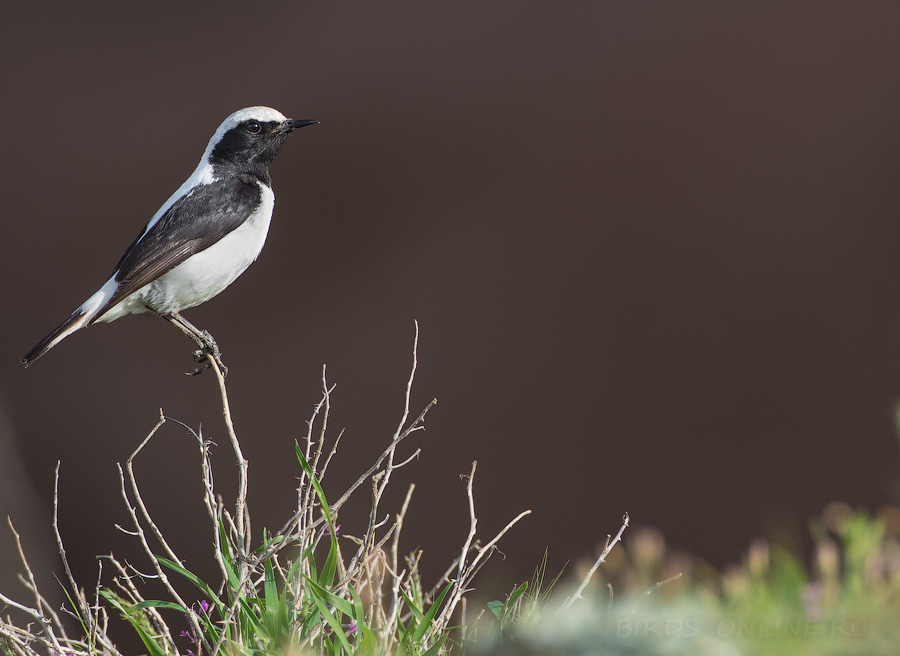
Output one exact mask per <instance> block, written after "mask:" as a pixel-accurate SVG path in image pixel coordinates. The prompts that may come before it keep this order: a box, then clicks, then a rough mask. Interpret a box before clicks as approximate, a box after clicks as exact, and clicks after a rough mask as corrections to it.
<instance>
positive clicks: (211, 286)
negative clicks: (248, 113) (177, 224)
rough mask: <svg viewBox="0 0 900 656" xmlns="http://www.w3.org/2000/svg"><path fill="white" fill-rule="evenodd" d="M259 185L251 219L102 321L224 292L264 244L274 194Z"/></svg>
mask: <svg viewBox="0 0 900 656" xmlns="http://www.w3.org/2000/svg"><path fill="white" fill-rule="evenodd" d="M260 187H261V189H262V196H261V201H260V205H259V207H258V208H257V210H256V212H254V213H253V215H251V216H250V218H249V219H247V220H246V221H244V223H242V224H241V225H240V226H239V227H237V228H235V229H234V230H232V231H231V232H229V233H228V234H227V235H225V236H224V237H223V238H222V239H220V240H219V241H217V242H216V243H215V244H213V245H212V246H210V247H209V248H207V249H206V250H203V251H201V252H199V253H195V254H194V255H192V256H191V257H189V258H188V259H187V260H185V261H184V262H182V263H181V264H179V265H178V266H176V267H175V268H173V269H171V270H170V271H168V272H166V273H165V274H163V275H162V276H160V277H159V278H157V279H156V280H154V281H153V282H151V283H148V284H147V285H144V286H143V287H141V288H140V289H139V290H137V291H136V292H134V293H133V294H131V295H130V296H128V297H127V298H125V299H123V300H122V302H120V303H117V304H116V306H115V307H113V308H110V310H108V311H107V312H106V313H105V314H104V315H103V316H102V317H100V318H99V321H104V322H105V321H113V320H114V319H118V318H119V317H121V316H124V315H126V314H131V313H135V314H137V313H141V312H147V311H152V312H157V313H160V314H167V313H170V312H180V311H181V310H185V309H187V308H192V307H194V306H196V305H200V304H201V303H205V302H206V301H208V300H210V299H211V298H213V297H214V296H216V295H218V294H219V293H221V292H222V291H223V290H224V289H225V288H226V287H228V285H230V284H231V283H233V282H234V281H235V280H236V279H237V277H238V276H240V275H241V274H242V273H243V272H244V271H245V270H246V269H247V267H249V266H250V265H251V264H252V263H253V261H254V260H256V258H257V257H258V256H259V253H260V251H261V250H262V247H263V244H265V241H266V235H267V234H268V231H269V223H270V221H271V219H272V209H273V208H274V205H275V196H274V194H273V193H272V190H271V188H269V187H267V186H266V185H260Z"/></svg>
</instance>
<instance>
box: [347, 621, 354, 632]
mask: <svg viewBox="0 0 900 656" xmlns="http://www.w3.org/2000/svg"><path fill="white" fill-rule="evenodd" d="M347 633H349V634H350V635H353V634H354V633H356V620H350V628H349V629H348V630H347Z"/></svg>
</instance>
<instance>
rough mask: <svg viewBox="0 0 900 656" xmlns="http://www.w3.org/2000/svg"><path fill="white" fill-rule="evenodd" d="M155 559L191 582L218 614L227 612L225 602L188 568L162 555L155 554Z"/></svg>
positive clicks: (223, 615) (222, 614) (223, 614)
mask: <svg viewBox="0 0 900 656" xmlns="http://www.w3.org/2000/svg"><path fill="white" fill-rule="evenodd" d="M156 559H157V560H159V564H160V565H162V566H164V567H166V568H168V569H170V570H172V571H173V572H176V573H178V574H180V575H181V576H183V577H184V578H186V579H187V580H188V581H190V582H191V583H193V584H194V585H195V586H196V587H197V589H198V590H200V592H202V593H203V594H204V595H205V596H206V597H208V598H209V599H210V601H212V602H213V603H214V604H215V605H216V610H218V611H219V615H220V616H222V617H225V614H226V613H227V609H226V608H225V604H223V603H222V601H221V600H220V599H219V598H218V597H217V596H216V594H215V593H214V592H213V590H212V588H210V587H209V586H208V585H207V584H206V582H205V581H203V579H201V578H200V577H199V576H197V575H196V574H194V573H193V572H191V571H190V570H187V569H185V568H184V567H183V566H182V565H181V564H179V563H176V562H175V561H174V560H169V559H168V558H166V557H164V556H157V557H156Z"/></svg>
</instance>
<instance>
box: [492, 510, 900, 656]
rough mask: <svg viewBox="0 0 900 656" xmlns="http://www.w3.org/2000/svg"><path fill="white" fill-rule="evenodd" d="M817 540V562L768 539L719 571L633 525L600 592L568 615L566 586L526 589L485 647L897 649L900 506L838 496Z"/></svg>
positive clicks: (540, 650)
mask: <svg viewBox="0 0 900 656" xmlns="http://www.w3.org/2000/svg"><path fill="white" fill-rule="evenodd" d="M810 536H811V538H812V541H813V545H814V546H813V549H812V554H811V556H810V557H809V558H803V557H801V556H799V555H798V554H793V553H790V552H788V551H787V550H786V549H784V548H783V547H780V546H778V545H773V544H770V543H769V542H767V541H765V540H757V541H755V542H754V543H753V544H751V545H750V546H749V549H748V551H747V553H746V556H745V558H744V560H743V563H741V564H740V565H737V566H734V567H732V568H730V569H728V570H727V571H725V572H724V573H719V572H717V571H716V570H715V569H713V568H712V567H710V566H709V565H708V564H706V563H705V562H704V561H702V560H700V559H698V558H696V557H692V556H687V555H684V554H677V553H667V549H666V545H665V541H664V539H663V537H662V535H661V534H659V533H658V532H657V531H654V530H652V529H637V530H634V531H633V532H632V533H631V534H630V535H628V536H627V537H626V539H624V540H623V547H622V548H621V549H617V550H615V551H613V552H612V553H611V554H610V557H609V560H608V562H607V563H606V565H605V566H604V567H603V568H602V569H601V571H600V574H601V575H602V577H603V579H604V580H603V581H596V582H594V584H592V586H591V587H590V590H591V594H590V596H588V597H587V598H586V599H584V600H583V601H581V602H578V603H577V604H576V605H574V606H573V607H572V608H571V609H569V611H567V612H566V613H565V614H559V613H558V612H557V610H556V609H555V608H554V606H555V605H558V603H559V601H560V600H561V599H563V598H565V596H566V595H565V591H564V590H556V591H554V593H553V594H552V595H551V596H550V597H549V598H548V597H546V596H545V597H544V603H542V604H535V603H534V597H528V595H527V594H526V595H523V596H522V597H520V598H519V599H518V600H517V602H516V604H515V608H514V609H513V610H510V611H509V612H508V615H509V616H513V617H515V621H514V622H512V623H511V622H510V621H509V619H508V617H507V618H506V619H505V622H504V624H505V626H503V627H501V625H500V619H499V618H498V617H496V616H494V617H491V618H490V620H489V626H488V627H486V628H484V629H482V635H481V636H480V637H481V641H480V644H477V643H476V646H475V648H474V653H479V654H480V653H490V654H522V655H527V654H545V655H554V654H585V655H586V654H717V655H725V654H766V655H775V656H779V655H782V654H783V655H801V654H802V655H806V654H810V655H813V654H815V655H823V654H824V655H829V654H835V655H838V654H842V655H844V654H867V655H871V654H896V653H898V650H900V627H898V624H900V541H898V538H900V509H898V508H897V507H895V506H887V507H885V508H882V509H881V510H880V511H879V512H878V513H877V514H875V515H874V516H872V515H871V514H869V513H868V512H867V511H865V510H853V509H851V508H850V507H849V506H848V505H846V504H843V503H833V504H830V505H829V506H828V507H826V508H825V510H824V511H823V512H822V514H821V516H819V517H817V518H815V519H814V520H813V521H812V522H811V523H810ZM588 566H589V563H585V564H584V565H580V566H579V567H578V568H577V569H587V567H588ZM678 574H681V576H680V577H678V578H676V579H673V577H676V576H678ZM661 581H665V582H666V583H664V584H663V585H657V583H658V582H661ZM579 604H580V605H579ZM501 628H502V633H501Z"/></svg>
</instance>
